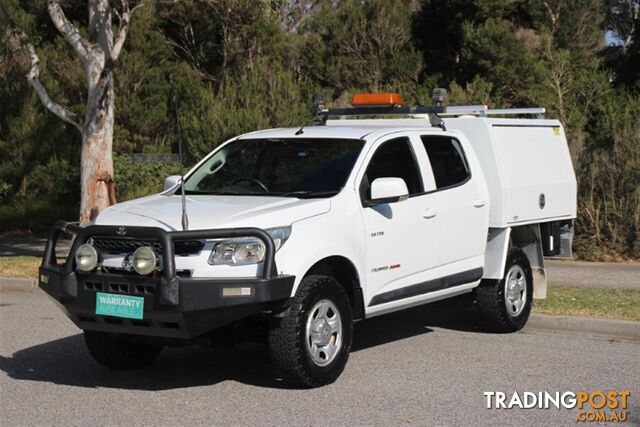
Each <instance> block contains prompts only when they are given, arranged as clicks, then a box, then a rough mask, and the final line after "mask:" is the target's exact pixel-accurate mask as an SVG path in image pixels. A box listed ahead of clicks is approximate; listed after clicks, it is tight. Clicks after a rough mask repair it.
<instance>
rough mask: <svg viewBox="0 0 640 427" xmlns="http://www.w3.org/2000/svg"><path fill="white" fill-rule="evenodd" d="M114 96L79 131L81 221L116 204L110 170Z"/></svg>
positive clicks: (90, 218) (93, 217)
mask: <svg viewBox="0 0 640 427" xmlns="http://www.w3.org/2000/svg"><path fill="white" fill-rule="evenodd" d="M113 105H114V102H113V97H112V96H111V97H110V100H109V102H108V103H107V105H106V106H105V109H104V111H100V112H98V115H99V116H101V117H102V120H99V121H97V122H96V123H94V124H92V125H91V126H88V127H86V128H85V130H84V131H83V132H82V154H81V157H80V184H81V185H80V194H81V196H80V222H81V223H82V224H86V223H88V222H90V221H93V220H94V219H95V217H96V216H97V215H98V214H99V213H100V212H101V211H102V210H103V209H104V208H106V207H108V206H111V205H113V204H115V202H116V191H115V181H114V174H113V155H112V145H113Z"/></svg>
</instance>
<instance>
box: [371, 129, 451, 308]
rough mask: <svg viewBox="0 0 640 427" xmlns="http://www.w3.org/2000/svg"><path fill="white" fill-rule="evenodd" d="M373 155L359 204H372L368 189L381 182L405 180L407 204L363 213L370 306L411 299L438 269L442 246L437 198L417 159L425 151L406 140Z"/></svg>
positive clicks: (385, 144) (391, 141)
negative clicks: (416, 286) (408, 289)
mask: <svg viewBox="0 0 640 427" xmlns="http://www.w3.org/2000/svg"><path fill="white" fill-rule="evenodd" d="M418 149H419V151H418ZM372 151H373V154H370V155H369V156H370V157H369V160H368V163H366V162H365V164H367V166H366V169H365V172H364V174H363V176H362V178H361V181H360V197H361V199H362V200H363V201H365V200H368V198H369V197H370V185H371V183H372V182H373V181H374V180H375V179H377V178H402V179H403V180H404V181H405V183H406V184H407V189H408V190H409V198H408V199H407V200H404V201H400V202H395V203H387V204H381V205H377V206H372V207H362V216H363V220H364V225H365V230H366V240H367V281H366V285H367V286H366V288H367V289H366V294H365V298H366V299H365V305H367V306H372V305H378V304H383V303H388V302H393V301H398V300H401V299H404V298H406V297H408V295H405V294H406V293H405V292H404V291H405V290H406V289H403V288H406V287H408V286H410V285H414V284H416V283H418V282H420V281H422V280H423V279H422V277H423V276H424V272H426V271H427V270H429V269H432V268H433V267H435V266H437V265H438V264H439V252H438V246H439V243H440V242H439V241H440V229H439V221H440V216H439V215H438V194H437V193H431V194H425V181H424V180H423V173H422V169H424V167H425V166H424V165H425V164H426V159H424V160H425V161H423V162H420V161H419V158H418V157H417V156H416V153H421V154H422V153H423V152H424V151H423V150H422V147H419V146H414V145H413V142H412V141H411V140H410V139H409V138H408V137H406V136H402V137H393V138H390V139H387V140H383V141H381V142H379V143H378V145H377V146H376V147H374V150H372ZM422 156H423V157H424V154H422ZM426 167H427V168H428V165H427V166H426Z"/></svg>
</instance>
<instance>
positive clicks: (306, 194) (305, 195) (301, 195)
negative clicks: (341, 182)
mask: <svg viewBox="0 0 640 427" xmlns="http://www.w3.org/2000/svg"><path fill="white" fill-rule="evenodd" d="M336 194H338V192H337V191H290V192H288V193H282V194H280V196H282V197H297V198H298V199H312V198H314V197H329V196H335V195H336Z"/></svg>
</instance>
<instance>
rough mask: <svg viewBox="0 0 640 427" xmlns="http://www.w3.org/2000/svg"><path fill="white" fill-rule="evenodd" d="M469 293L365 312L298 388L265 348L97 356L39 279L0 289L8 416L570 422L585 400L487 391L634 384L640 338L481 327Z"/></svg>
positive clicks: (166, 421)
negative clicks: (349, 348)
mask: <svg viewBox="0 0 640 427" xmlns="http://www.w3.org/2000/svg"><path fill="white" fill-rule="evenodd" d="M463 303H464V301H461V300H458V301H457V302H454V303H448V304H442V303H437V304H433V305H431V306H424V307H421V308H417V309H412V310H409V311H406V312H403V313H396V314H393V315H388V316H385V317H381V318H376V319H372V320H369V321H366V322H363V323H361V324H359V325H357V327H356V333H355V342H354V350H353V353H352V355H351V358H350V360H349V363H348V365H347V368H346V370H345V372H344V373H343V375H342V376H341V377H340V378H339V379H338V381H337V382H336V383H335V384H332V385H329V386H326V387H323V388H320V389H315V390H292V389H288V388H287V387H286V386H284V385H283V384H282V383H280V382H278V381H276V380H275V379H274V378H273V376H272V374H271V371H270V368H269V364H268V358H267V356H266V353H265V351H264V349H262V348H260V347H259V346H253V347H245V348H241V349H235V350H222V349H196V348H181V349H168V350H165V351H164V352H163V354H162V355H161V357H160V358H159V359H158V361H157V362H156V363H155V364H154V365H153V366H152V367H150V368H148V369H144V370H140V371H132V372H113V371H109V370H106V369H104V368H102V367H99V366H98V365H96V364H95V363H94V362H93V361H92V360H91V359H90V357H89V355H88V354H87V351H86V350H85V348H84V343H83V340H82V335H80V333H79V330H78V329H76V328H75V326H73V325H72V324H71V322H70V321H68V320H67V319H66V318H65V317H64V316H63V314H62V313H61V312H60V311H59V310H58V309H57V308H56V307H55V306H54V304H53V303H52V302H51V301H49V300H48V299H47V298H46V297H45V295H44V294H43V293H41V292H40V291H36V292H31V293H0V333H1V335H0V399H1V400H0V425H2V426H17V425H41V424H47V425H94V424H96V425H115V424H126V425H142V424H152V425H176V424H180V425H183V424H195V425H202V424H208V425H242V424H257V425H323V426H327V425H404V424H413V425H571V424H573V423H574V420H575V416H576V411H574V410H566V409H562V410H556V409H548V410H541V409H511V410H505V409H501V410H495V409H486V406H485V405H486V402H485V397H484V396H483V392H485V391H503V392H506V393H512V392H513V391H514V390H517V391H520V392H524V391H534V392H537V391H545V390H546V391H549V392H555V391H560V392H564V391H574V392H577V391H594V390H627V391H630V392H631V404H632V409H631V414H630V417H631V422H630V425H638V424H640V418H639V416H638V415H639V414H638V413H639V412H640V405H639V404H640V400H639V399H638V397H639V396H640V394H639V393H640V381H638V380H639V379H640V363H638V362H639V360H640V359H639V355H640V343H637V342H618V341H611V340H604V339H594V338H589V337H581V336H563V335H555V334H544V333H539V332H532V331H524V332H520V333H517V334H510V335H493V334H487V333H483V332H482V331H481V330H478V329H477V328H476V327H475V326H474V325H475V323H474V320H475V319H474V315H473V313H472V312H467V313H466V314H465V315H464V316H462V317H461V316H460V315H459V314H457V313H458V312H457V311H456V310H457V309H458V308H461V307H463V305H462V304H463Z"/></svg>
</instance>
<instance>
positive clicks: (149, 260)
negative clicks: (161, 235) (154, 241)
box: [131, 246, 158, 276]
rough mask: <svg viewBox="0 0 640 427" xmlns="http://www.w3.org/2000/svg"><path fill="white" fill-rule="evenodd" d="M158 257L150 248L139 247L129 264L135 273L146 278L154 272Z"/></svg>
mask: <svg viewBox="0 0 640 427" xmlns="http://www.w3.org/2000/svg"><path fill="white" fill-rule="evenodd" d="M157 261H158V257H157V256H156V253H155V252H154V251H153V248H151V246H140V247H139V248H138V249H136V251H135V252H134V253H133V257H132V258H131V264H132V265H133V269H134V270H135V271H136V273H138V274H140V275H142V276H146V275H147V274H151V273H153V272H154V271H155V270H156V266H157Z"/></svg>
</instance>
